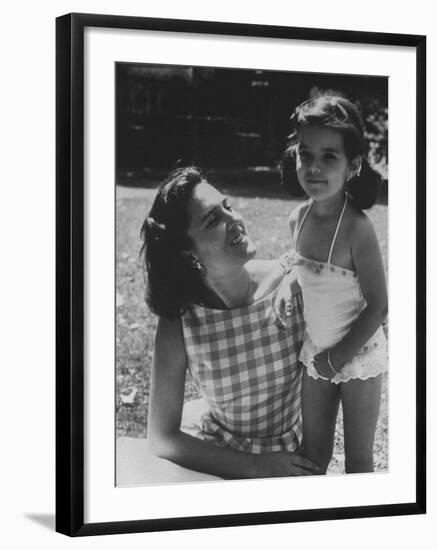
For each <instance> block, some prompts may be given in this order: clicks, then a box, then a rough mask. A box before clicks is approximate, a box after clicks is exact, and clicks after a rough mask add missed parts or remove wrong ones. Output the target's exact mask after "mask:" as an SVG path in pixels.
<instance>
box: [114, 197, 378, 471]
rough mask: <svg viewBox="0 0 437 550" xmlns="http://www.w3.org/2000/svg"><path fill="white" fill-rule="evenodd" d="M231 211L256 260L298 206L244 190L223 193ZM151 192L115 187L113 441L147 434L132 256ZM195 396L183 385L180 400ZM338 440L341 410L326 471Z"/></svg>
mask: <svg viewBox="0 0 437 550" xmlns="http://www.w3.org/2000/svg"><path fill="white" fill-rule="evenodd" d="M226 191H227V192H228V194H229V195H231V196H232V198H231V200H232V204H233V206H234V207H235V208H236V209H237V210H239V211H240V212H241V213H242V214H243V216H244V219H245V221H246V225H247V228H248V231H249V233H250V235H251V237H252V240H253V241H254V243H255V245H256V247H257V250H258V252H257V256H258V257H259V258H277V257H279V256H280V254H282V253H283V252H284V251H285V250H286V249H287V247H288V246H289V244H290V241H289V234H288V227H287V216H288V213H289V212H290V211H291V210H292V209H293V208H294V207H295V206H296V205H297V204H298V202H297V201H293V200H290V199H289V198H286V196H285V195H283V194H281V193H280V192H278V193H270V195H271V196H264V195H265V193H262V192H260V193H259V196H254V195H253V192H252V194H251V193H249V192H248V191H247V189H246V188H245V187H244V186H237V187H235V186H233V187H232V189H227V190H226ZM154 195H155V189H154V188H141V189H134V188H126V187H120V186H118V187H117V201H116V202H117V204H116V223H117V227H116V287H117V288H116V302H117V311H116V313H117V316H116V396H117V409H116V422H117V436H124V435H128V436H131V437H144V436H145V435H146V433H147V408H148V397H149V381H150V365H151V359H152V346H153V336H154V332H155V327H156V318H155V317H154V316H153V315H152V314H151V313H150V312H149V311H148V308H147V306H146V305H145V303H144V291H145V281H144V274H143V270H142V266H141V262H140V261H139V258H138V252H139V249H140V246H141V242H140V238H139V231H140V227H141V224H142V222H143V219H144V217H145V215H146V214H147V213H148V211H149V209H150V206H151V203H152V200H153V197H154ZM368 214H369V217H370V218H371V219H372V222H373V223H374V226H375V228H376V232H377V235H378V238H379V242H380V245H381V249H382V254H383V258H384V262H385V266H386V268H387V207H386V206H384V205H376V206H374V207H373V208H372V209H371V211H370V212H369V213H368ZM195 397H198V394H197V392H196V390H195V389H194V387H193V385H192V384H191V383H190V381H189V380H187V382H186V387H185V399H186V400H190V399H193V398H195ZM387 412H388V411H387V380H386V379H385V380H384V384H383V394H382V403H381V413H380V417H379V421H378V427H377V433H376V442H375V468H376V469H377V470H386V469H387V467H388V464H387V459H388V456H387V450H388V449H387V443H388V441H387V426H388V417H387ZM342 461H343V435H342V417H341V411H340V415H339V418H338V422H337V430H336V436H335V449H334V458H333V460H332V462H331V466H330V469H329V471H330V472H333V473H334V472H341V471H342V467H343V466H342Z"/></svg>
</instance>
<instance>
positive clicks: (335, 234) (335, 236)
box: [294, 195, 347, 264]
mask: <svg viewBox="0 0 437 550" xmlns="http://www.w3.org/2000/svg"><path fill="white" fill-rule="evenodd" d="M346 204H347V195H345V197H344V204H343V208H342V209H341V213H340V216H339V218H338V222H337V227H336V228H335V233H334V236H333V237H332V241H331V247H330V249H329V255H328V261H327V262H326V263H328V264H330V263H331V258H332V252H333V251H334V245H335V241H336V240H337V235H338V231H339V229H340V225H341V222H342V220H343V216H344V212H345V210H346ZM312 205H313V201H310V203H309V205H308V208H307V209H306V210H305V212H304V214H303V216H302V219H301V220H300V222H299V224H298V226H297V228H296V232H295V237H294V247H295V249H296V250H297V240H298V238H299V234H300V230H301V229H302V226H303V224H304V221H305V218H306V217H307V215H308V213H309V211H310V210H311V206H312Z"/></svg>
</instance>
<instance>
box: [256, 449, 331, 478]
mask: <svg viewBox="0 0 437 550" xmlns="http://www.w3.org/2000/svg"><path fill="white" fill-rule="evenodd" d="M256 460H257V467H256V473H255V477H286V476H311V475H318V474H320V473H321V469H320V468H319V466H317V464H315V463H314V462H312V461H311V460H309V459H308V458H306V457H304V456H302V455H300V454H298V453H297V452H296V453H290V452H286V451H280V452H276V453H263V454H260V455H256Z"/></svg>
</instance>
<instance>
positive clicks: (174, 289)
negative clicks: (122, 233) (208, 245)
mask: <svg viewBox="0 0 437 550" xmlns="http://www.w3.org/2000/svg"><path fill="white" fill-rule="evenodd" d="M202 181H205V177H204V176H203V174H202V172H201V170H200V169H199V168H197V167H195V166H189V167H185V168H178V169H176V170H174V171H173V172H171V173H170V174H169V176H168V177H167V178H166V179H165V180H164V181H163V182H162V183H161V185H160V186H159V188H158V192H157V194H156V197H155V200H154V202H153V205H152V208H151V209H150V212H149V215H148V216H147V218H146V219H145V220H144V223H143V225H142V227H141V238H142V239H143V246H142V248H141V252H140V254H143V255H144V264H145V268H146V272H147V292H146V302H147V304H148V306H149V307H150V309H151V310H152V311H153V312H154V313H155V314H157V315H162V316H164V317H167V318H168V319H176V318H178V317H180V316H181V315H183V313H184V312H185V311H186V310H187V309H188V308H189V306H190V304H191V303H193V302H200V303H201V301H202V291H203V289H204V285H203V282H202V280H201V277H200V272H199V271H196V270H195V269H193V267H192V265H191V263H190V261H189V258H187V254H185V255H184V253H183V252H184V251H185V252H187V251H189V250H190V249H191V248H192V246H193V243H192V242H191V239H190V238H189V236H188V234H187V231H188V227H189V225H190V218H189V214H188V202H189V200H190V198H191V197H192V194H193V190H194V188H195V187H196V186H197V185H198V184H199V183H201V182H202Z"/></svg>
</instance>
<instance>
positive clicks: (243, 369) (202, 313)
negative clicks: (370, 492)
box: [114, 62, 390, 487]
mask: <svg viewBox="0 0 437 550" xmlns="http://www.w3.org/2000/svg"><path fill="white" fill-rule="evenodd" d="M388 85H389V81H388V78H387V77H386V76H384V75H381V76H375V75H365V74H359V73H358V72H357V74H335V73H317V72H311V71H310V70H308V71H306V72H291V71H274V70H261V69H259V70H256V69H245V68H241V69H237V68H223V67H202V66H182V65H157V64H147V63H126V62H124V63H117V64H116V66H115V88H116V89H115V103H116V104H115V121H116V126H115V144H114V146H115V285H116V300H115V309H116V312H115V337H116V342H115V369H116V372H115V375H114V376H115V381H116V382H115V383H116V403H115V411H116V412H115V423H116V430H115V431H116V485H117V486H118V487H130V486H136V485H153V484H169V483H171V484H178V483H189V482H197V483H199V482H204V483H206V482H216V481H222V480H235V479H240V480H241V479H248V478H252V479H253V478H276V477H294V476H316V475H317V476H320V475H329V476H332V475H337V476H338V475H346V474H348V475H349V474H354V475H367V476H369V475H384V474H386V473H387V472H389V469H390V456H389V445H388V441H389V416H388V410H389V409H388V396H389V391H390V378H389V360H388V338H389V326H390V323H389V319H390V316H389V311H388V288H387V286H388V285H387V281H388V273H389V269H390V265H389V262H388V214H389V195H390V193H389V189H390V181H389V176H388V174H389V171H388V163H389V159H388V150H389V132H388V128H389V119H390V106H389V104H388Z"/></svg>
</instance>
